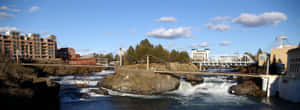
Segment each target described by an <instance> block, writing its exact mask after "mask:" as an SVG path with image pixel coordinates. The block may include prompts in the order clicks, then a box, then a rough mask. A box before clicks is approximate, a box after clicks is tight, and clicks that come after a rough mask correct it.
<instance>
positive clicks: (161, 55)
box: [151, 44, 169, 63]
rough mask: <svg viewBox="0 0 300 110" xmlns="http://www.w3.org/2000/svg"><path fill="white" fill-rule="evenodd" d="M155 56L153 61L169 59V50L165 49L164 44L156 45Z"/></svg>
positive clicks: (160, 61)
mask: <svg viewBox="0 0 300 110" xmlns="http://www.w3.org/2000/svg"><path fill="white" fill-rule="evenodd" d="M151 55H153V56H154V57H155V58H152V59H151V61H152V62H157V63H162V62H166V61H168V60H169V52H168V50H166V49H164V48H163V46H162V45H160V44H159V45H157V46H155V47H154V49H153V51H152V54H151Z"/></svg>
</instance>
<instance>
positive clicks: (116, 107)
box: [50, 71, 300, 110]
mask: <svg viewBox="0 0 300 110" xmlns="http://www.w3.org/2000/svg"><path fill="white" fill-rule="evenodd" d="M112 73H113V71H104V72H99V73H92V74H87V75H69V76H51V77H50V78H51V79H53V80H54V81H56V82H58V83H60V84H61V89H60V103H61V105H60V108H61V110H295V109H297V108H298V109H299V108H300V105H297V104H292V103H288V102H286V101H282V100H280V99H276V98H257V97H247V96H237V95H232V94H229V93H228V89H229V87H230V86H232V85H235V84H236V82H235V81H232V80H228V79H227V77H226V76H202V77H204V83H202V84H199V85H195V86H191V84H189V83H187V82H185V81H181V83H180V87H179V89H178V90H175V91H171V92H168V93H165V94H162V95H134V94H124V93H119V92H115V91H109V94H111V95H110V96H103V95H99V94H96V93H94V92H92V90H93V89H98V88H97V87H96V85H97V82H98V81H100V80H101V79H102V78H103V77H104V76H105V75H107V74H112ZM74 84H87V85H88V87H84V88H78V87H76V86H74ZM83 94H84V95H83Z"/></svg>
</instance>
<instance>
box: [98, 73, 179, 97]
mask: <svg viewBox="0 0 300 110" xmlns="http://www.w3.org/2000/svg"><path fill="white" fill-rule="evenodd" d="M179 83H180V80H179V79H178V78H176V77H173V76H170V75H165V74H156V73H154V72H150V71H145V70H133V69H117V70H116V73H115V74H112V75H108V76H106V77H105V78H104V79H102V80H101V81H100V82H99V83H98V86H100V87H103V88H107V89H111V90H114V91H118V92H123V93H131V94H160V93H164V92H168V91H172V90H175V89H177V88H178V86H179Z"/></svg>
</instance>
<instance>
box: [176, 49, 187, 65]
mask: <svg viewBox="0 0 300 110" xmlns="http://www.w3.org/2000/svg"><path fill="white" fill-rule="evenodd" d="M178 60H179V62H181V63H188V62H190V57H189V54H188V52H186V51H182V52H180V53H179V59H178Z"/></svg>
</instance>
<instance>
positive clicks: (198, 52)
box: [192, 49, 209, 61]
mask: <svg viewBox="0 0 300 110" xmlns="http://www.w3.org/2000/svg"><path fill="white" fill-rule="evenodd" d="M208 57H209V49H192V60H194V61H207V60H208Z"/></svg>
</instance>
